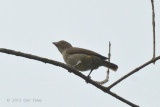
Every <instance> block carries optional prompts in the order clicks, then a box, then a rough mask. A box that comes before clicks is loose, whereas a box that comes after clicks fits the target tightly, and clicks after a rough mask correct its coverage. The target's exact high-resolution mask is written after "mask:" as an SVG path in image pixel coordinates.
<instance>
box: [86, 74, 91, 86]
mask: <svg viewBox="0 0 160 107" xmlns="http://www.w3.org/2000/svg"><path fill="white" fill-rule="evenodd" d="M89 79H91V76H89V75H88V76H87V80H86V83H87V84H88V83H89V82H88V80H89Z"/></svg>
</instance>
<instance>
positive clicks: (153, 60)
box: [108, 56, 160, 89]
mask: <svg viewBox="0 0 160 107" xmlns="http://www.w3.org/2000/svg"><path fill="white" fill-rule="evenodd" d="M159 59H160V56H158V57H155V58H154V59H151V60H149V61H148V62H146V63H144V64H143V65H141V66H139V67H137V68H136V69H134V70H132V71H131V72H129V73H128V74H126V75H124V76H123V77H122V78H120V79H119V80H117V81H116V82H114V83H113V84H111V85H110V86H108V88H109V89H111V88H112V87H114V86H115V85H117V84H118V83H120V82H121V81H122V80H124V79H126V78H128V77H129V76H131V75H132V74H134V73H136V72H138V71H139V70H140V69H142V68H144V67H145V66H147V65H149V64H151V63H153V62H155V61H157V60H159Z"/></svg>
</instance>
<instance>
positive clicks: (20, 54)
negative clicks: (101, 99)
mask: <svg viewBox="0 0 160 107" xmlns="http://www.w3.org/2000/svg"><path fill="white" fill-rule="evenodd" d="M0 52H2V53H7V54H12V55H16V56H21V57H25V58H29V59H34V60H37V61H41V62H44V63H49V64H52V65H56V66H60V67H62V68H64V69H67V70H68V72H71V73H74V74H75V75H77V76H79V77H81V78H82V79H84V80H85V81H87V82H88V83H90V84H92V85H93V86H95V87H97V88H98V89H100V90H102V91H103V92H105V93H108V94H110V95H111V96H113V97H115V98H117V99H119V100H120V101H122V102H124V103H126V104H128V105H130V106H132V107H139V106H138V105H135V104H133V103H132V102H130V101H128V100H126V99H124V98H122V97H120V96H118V95H117V94H115V93H113V92H111V91H110V90H109V88H106V87H104V86H102V85H99V84H97V83H96V82H95V81H93V80H91V79H90V78H87V77H86V76H85V75H83V74H82V73H80V72H78V71H77V70H75V69H74V68H72V67H70V66H68V65H66V64H64V63H61V62H58V61H54V60H50V59H47V58H42V57H39V56H35V55H31V54H26V53H22V52H17V51H14V50H10V49H4V48H0Z"/></svg>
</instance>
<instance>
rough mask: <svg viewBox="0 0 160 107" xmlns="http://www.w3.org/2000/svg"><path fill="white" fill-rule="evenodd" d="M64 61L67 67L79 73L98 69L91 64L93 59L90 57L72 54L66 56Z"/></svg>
mask: <svg viewBox="0 0 160 107" xmlns="http://www.w3.org/2000/svg"><path fill="white" fill-rule="evenodd" d="M64 60H65V62H66V63H67V64H68V65H70V66H72V67H74V68H75V69H76V70H79V71H87V70H90V69H96V68H98V66H97V65H95V64H94V63H93V57H92V56H90V55H84V54H73V55H68V57H67V58H66V59H65V58H64Z"/></svg>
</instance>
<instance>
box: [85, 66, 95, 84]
mask: <svg viewBox="0 0 160 107" xmlns="http://www.w3.org/2000/svg"><path fill="white" fill-rule="evenodd" d="M92 71H93V69H91V71H90V72H89V74H88V76H87V78H88V79H91V77H90V74H91V73H92ZM86 83H88V80H86Z"/></svg>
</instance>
